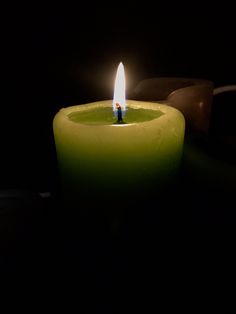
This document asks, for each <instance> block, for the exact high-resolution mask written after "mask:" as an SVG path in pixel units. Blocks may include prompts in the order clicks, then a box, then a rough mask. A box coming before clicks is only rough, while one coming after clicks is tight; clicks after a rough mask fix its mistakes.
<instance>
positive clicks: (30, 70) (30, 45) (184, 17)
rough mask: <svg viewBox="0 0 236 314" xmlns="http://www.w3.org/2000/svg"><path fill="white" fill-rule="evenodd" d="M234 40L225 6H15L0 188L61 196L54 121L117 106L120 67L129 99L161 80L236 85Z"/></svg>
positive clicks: (7, 12)
mask: <svg viewBox="0 0 236 314" xmlns="http://www.w3.org/2000/svg"><path fill="white" fill-rule="evenodd" d="M234 32H235V17H234V14H233V9H232V8H231V7H230V5H229V4H227V3H225V2H224V5H223V6H222V5H221V6H220V5H218V4H217V3H214V4H212V5H209V4H208V5H206V3H204V2H199V1H197V2H193V3H190V2H189V3H187V4H186V3H181V2H178V3H176V4H175V3H171V2H162V1H157V2H156V3H155V4H154V3H153V4H151V3H149V2H145V3H136V2H128V3H123V2H122V1H121V2H119V3H118V2H115V3H113V2H110V3H108V4H107V3H102V2H96V3H93V2H91V3H90V2H88V3H77V4H76V5H69V4H68V3H67V4H63V5H62V4H54V5H52V4H51V5H49V4H48V5H43V4H37V5H32V4H24V3H21V4H18V5H13V6H11V5H9V6H5V8H4V10H3V19H2V38H1V47H2V48H1V50H2V53H3V56H2V58H1V59H2V71H1V72H2V79H3V85H2V87H3V89H2V95H1V128H0V138H1V156H0V171H1V178H0V186H1V187H2V188H12V187H14V188H19V187H23V188H29V187H30V188H33V189H35V190H41V191H42V190H44V191H46V190H50V189H51V186H52V185H53V180H54V174H55V171H56V170H55V164H56V159H55V150H54V142H53V133H52V120H53V116H54V115H55V113H56V112H57V111H58V110H59V109H60V108H61V107H63V106H68V105H71V104H80V103H86V102H90V101H94V100H102V99H110V98H112V94H113V83H114V76H115V72H116V68H117V65H118V63H119V62H120V61H122V62H123V63H124V65H125V69H126V76H127V82H128V83H127V85H128V86H127V95H128V96H129V91H131V90H132V88H134V87H135V85H136V84H137V83H138V82H139V81H141V80H143V79H145V78H150V77H154V76H180V77H195V78H206V79H210V80H212V81H213V82H214V84H215V86H221V85H225V84H235V81H236V79H235V78H236V76H235V75H236V65H235V63H236V62H235V52H236V51H235V45H234V41H235V38H234Z"/></svg>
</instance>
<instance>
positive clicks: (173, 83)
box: [130, 77, 214, 134]
mask: <svg viewBox="0 0 236 314" xmlns="http://www.w3.org/2000/svg"><path fill="white" fill-rule="evenodd" d="M213 89H214V84H213V82H211V81H208V80H201V79H192V78H174V77H160V78H150V79H146V80H143V81H141V82H140V83H139V84H138V85H137V86H136V87H135V89H134V90H133V92H132V93H131V95H130V98H132V99H138V100H146V101H152V102H159V101H161V102H162V103H163V102H164V103H166V104H167V105H169V106H172V107H175V108H177V109H179V110H180V111H181V112H182V113H183V114H184V116H185V120H186V131H187V132H188V133H203V134H206V133H208V130H209V125H210V114H211V106H212V98H213Z"/></svg>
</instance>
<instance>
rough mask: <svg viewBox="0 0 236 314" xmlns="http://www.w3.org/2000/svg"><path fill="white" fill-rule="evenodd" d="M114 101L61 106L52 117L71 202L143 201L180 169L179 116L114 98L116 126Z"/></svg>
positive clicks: (165, 108) (167, 109)
mask: <svg viewBox="0 0 236 314" xmlns="http://www.w3.org/2000/svg"><path fill="white" fill-rule="evenodd" d="M116 103H117V101H116V102H114V100H113V102H112V100H106V101H99V102H94V103H90V104H85V105H78V106H72V107H68V108H63V109H61V110H60V111H59V112H58V113H57V115H56V116H55V118H54V121H53V129H54V137H55V143H56V150H57V157H58V163H59V169H60V172H61V178H62V183H63V188H64V193H65V195H66V196H67V198H68V199H71V200H72V201H73V202H75V203H78V204H80V203H81V201H83V203H86V202H90V201H91V199H92V200H94V202H95V203H96V201H97V202H107V200H113V203H117V202H121V203H123V204H124V203H126V202H128V201H130V202H132V199H133V198H134V196H135V197H136V198H137V197H138V196H140V195H142V196H143V197H144V198H145V197H148V194H149V191H151V190H152V189H158V186H161V185H162V184H163V183H164V182H166V181H168V180H169V179H171V178H172V177H173V175H174V174H176V171H177V170H178V168H179V165H180V162H181V157H182V149H183V140H184V130H185V121H184V117H183V115H182V113H181V112H180V111H178V110H177V109H175V108H173V107H169V106H166V105H162V104H154V103H150V102H142V101H134V100H127V101H125V102H124V101H122V99H119V104H121V107H122V114H123V115H122V123H118V122H117V115H116V112H115V105H114V104H116ZM124 103H125V105H126V109H125V110H124ZM112 104H113V105H112ZM112 107H113V110H112ZM113 111H114V112H113ZM150 193H151V192H150ZM128 199H129V200H128ZM133 200H134V199H133ZM107 206H111V207H112V206H113V205H112V204H110V203H109V202H108V204H107Z"/></svg>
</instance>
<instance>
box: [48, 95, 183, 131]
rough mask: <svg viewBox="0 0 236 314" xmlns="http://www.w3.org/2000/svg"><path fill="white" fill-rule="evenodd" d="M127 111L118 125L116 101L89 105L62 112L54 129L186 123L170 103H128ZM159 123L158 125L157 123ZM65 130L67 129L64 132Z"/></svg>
mask: <svg viewBox="0 0 236 314" xmlns="http://www.w3.org/2000/svg"><path fill="white" fill-rule="evenodd" d="M126 104H127V110H126V113H125V115H123V117H122V118H123V121H124V123H121V124H119V123H116V122H117V116H116V115H114V112H113V110H112V100H103V101H97V102H93V103H88V104H81V105H75V106H70V107H66V108H62V109H60V111H59V112H58V113H57V114H56V116H55V117H54V122H53V124H54V126H56V125H60V126H61V127H62V125H63V126H64V127H65V125H67V126H69V125H70V129H71V130H72V129H73V130H76V129H80V128H82V127H85V128H87V127H91V126H94V127H99V129H100V128H102V129H104V130H107V128H109V129H110V128H111V127H112V128H114V129H117V126H121V127H122V126H123V128H122V129H127V128H126V127H128V128H130V127H132V128H136V127H138V126H139V125H143V126H144V127H146V126H150V125H152V126H154V125H155V126H156V127H157V128H162V127H163V126H164V125H165V124H166V121H169V119H172V118H173V119H177V120H178V119H181V120H184V117H183V115H182V113H181V112H180V111H179V110H177V109H175V108H173V107H170V106H168V105H166V104H160V103H152V102H144V101H136V100H127V101H126ZM156 120H158V124H156V123H155V121H156ZM64 127H63V129H64Z"/></svg>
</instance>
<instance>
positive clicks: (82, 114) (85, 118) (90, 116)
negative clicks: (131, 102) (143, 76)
mask: <svg viewBox="0 0 236 314" xmlns="http://www.w3.org/2000/svg"><path fill="white" fill-rule="evenodd" d="M163 114H164V113H163V112H162V111H160V110H151V109H143V108H138V109H134V108H130V107H128V108H127V111H126V114H125V115H124V116H123V121H124V123H129V124H131V123H140V122H146V121H151V120H154V119H157V118H158V117H160V116H162V115H163ZM68 118H69V119H70V120H71V121H73V122H76V123H82V124H87V125H111V124H114V123H116V121H117V117H116V116H115V115H114V113H113V111H112V108H110V107H96V108H88V109H87V110H82V111H74V112H72V113H70V114H69V115H68Z"/></svg>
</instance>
